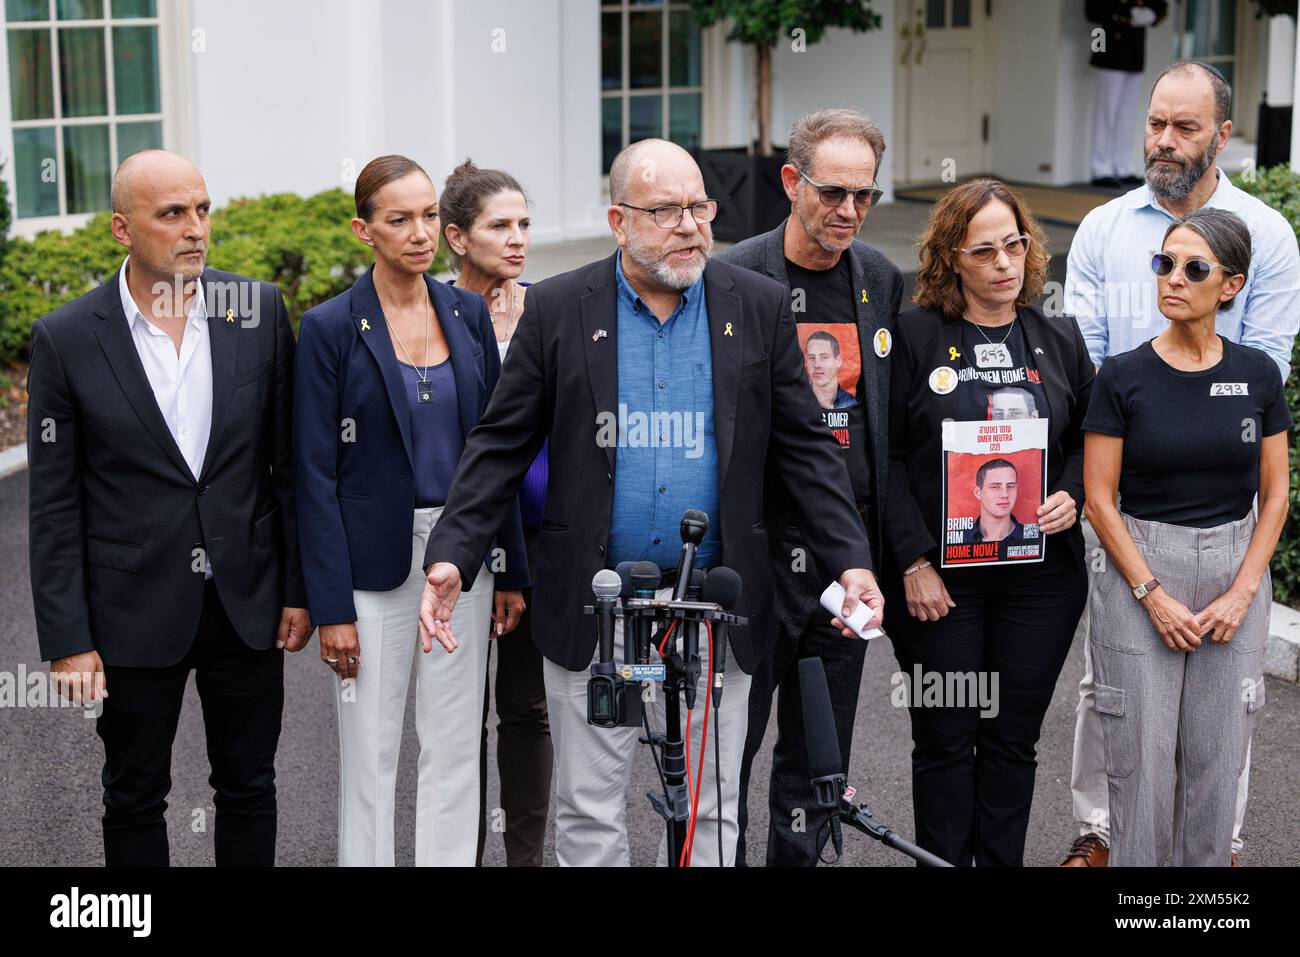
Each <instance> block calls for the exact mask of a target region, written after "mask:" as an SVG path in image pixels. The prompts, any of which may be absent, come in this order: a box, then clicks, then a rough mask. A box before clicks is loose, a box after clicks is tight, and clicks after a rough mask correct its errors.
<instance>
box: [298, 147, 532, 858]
mask: <svg viewBox="0 0 1300 957" xmlns="http://www.w3.org/2000/svg"><path fill="white" fill-rule="evenodd" d="M437 203H438V197H437V193H436V191H435V190H434V187H433V183H432V182H431V181H430V179H429V177H428V176H427V175H426V174H425V172H424V170H422V169H421V168H420V167H419V166H418V165H417V164H416V163H414V162H413V161H411V160H409V159H407V158H405V157H400V156H384V157H380V158H378V159H376V160H374V161H373V162H371V163H370V164H369V165H367V166H366V168H365V169H364V170H362V172H361V175H360V176H358V178H357V186H356V205H357V217H356V218H355V219H353V221H352V229H353V232H354V234H355V235H356V236H357V238H358V239H360V240H361V241H362V242H364V243H366V244H367V245H369V246H371V247H372V248H373V249H374V251H375V265H374V267H373V268H372V269H371V270H369V271H367V272H366V273H365V274H364V275H363V276H361V277H360V278H359V279H358V280H357V282H356V284H355V285H353V287H352V288H351V289H350V290H348V291H347V292H345V293H343V294H341V295H339V296H336V297H334V298H333V299H331V300H329V301H328V302H325V303H323V304H321V305H320V306H317V307H316V308H315V309H312V310H311V311H309V312H308V313H307V314H306V315H305V316H303V319H302V329H301V333H300V337H299V346H298V352H297V359H296V366H295V374H294V447H295V457H296V464H297V468H298V469H300V470H301V471H300V475H299V481H298V484H297V501H298V507H299V509H300V512H299V514H300V519H299V539H300V542H301V546H302V551H303V576H304V579H305V581H306V587H307V597H308V604H309V606H310V608H311V609H312V616H313V620H314V621H317V622H319V623H320V625H321V631H320V636H321V658H322V659H323V660H324V661H325V662H326V663H327V664H328V665H329V666H330V668H331V669H332V670H333V671H334V672H335V674H336V675H337V679H338V680H334V681H332V684H333V685H334V689H335V692H336V700H337V703H338V728H339V750H340V756H339V757H340V760H339V864H340V865H392V864H393V862H394V833H393V810H394V800H395V781H396V773H397V757H398V749H399V746H400V742H401V736H402V720H403V715H404V711H405V705H406V691H407V686H408V682H409V679H410V676H411V673H412V670H414V672H415V677H416V730H417V733H418V736H419V740H420V757H419V788H418V792H417V799H416V805H417V808H416V848H415V859H416V863H417V864H439V865H446V864H464V865H472V864H473V863H474V858H475V850H476V837H477V832H478V789H479V758H480V755H479V748H480V738H479V728H480V720H481V716H482V713H483V694H484V686H485V682H486V676H487V649H488V639H489V632H490V631H493V632H495V634H498V635H500V634H505V633H506V632H509V631H510V630H512V629H513V628H514V626H515V625H516V624H518V622H519V619H520V616H521V615H522V613H523V610H524V601H523V595H522V589H523V588H524V587H525V586H527V585H528V583H529V582H528V563H527V558H526V555H525V550H524V538H523V526H522V523H521V521H520V516H519V510H518V508H517V507H516V508H514V509H513V510H512V511H511V512H510V515H509V517H508V518H507V520H506V523H505V525H503V526H502V528H501V529H500V530H499V531H498V533H497V535H496V537H495V540H494V541H493V543H492V546H491V547H490V550H489V552H488V554H487V555H485V556H484V558H485V564H484V565H483V566H480V569H479V574H478V578H477V579H476V581H475V587H474V588H473V589H472V590H471V592H470V594H472V595H473V596H474V602H473V605H472V607H471V608H470V609H468V610H467V612H466V617H465V620H464V627H465V631H464V632H463V633H464V634H466V635H468V636H471V638H470V640H468V641H466V642H465V643H464V645H463V646H462V647H459V648H457V649H456V651H455V653H453V654H448V653H446V652H444V651H443V650H442V649H441V648H439V649H438V650H436V651H431V652H425V653H423V654H417V653H416V647H417V644H418V642H419V636H418V631H417V616H418V613H419V602H420V594H421V591H422V589H423V586H424V575H423V573H422V571H421V564H422V560H423V557H424V550H425V545H426V543H427V541H428V537H429V533H430V531H431V530H432V528H433V526H434V524H435V523H436V522H437V520H438V517H439V516H440V515H441V512H442V505H443V504H444V502H445V497H446V492H447V489H448V488H449V487H450V484H451V480H452V477H453V475H454V473H455V470H456V465H457V462H458V461H459V457H460V453H461V450H462V449H463V447H464V442H465V439H466V438H467V437H468V435H469V433H470V432H471V431H472V430H473V428H474V426H475V425H476V424H477V422H478V420H479V417H480V416H481V415H482V414H483V411H484V410H485V409H486V408H487V404H488V400H489V398H490V397H491V394H492V390H493V389H494V388H495V386H496V382H497V378H498V376H499V374H500V370H501V360H500V355H499V353H498V351H497V348H496V343H495V336H494V334H493V331H492V321H491V319H490V317H489V315H488V312H487V309H486V307H485V305H484V302H483V300H482V298H481V297H479V296H476V295H473V294H472V293H467V292H465V291H462V290H459V289H456V288H454V287H452V286H448V285H445V284H443V283H438V282H434V281H433V280H432V279H431V278H430V277H429V276H428V275H427V272H426V271H427V270H428V268H429V266H430V265H431V264H432V263H433V258H434V253H435V252H436V251H437V247H438V233H439V229H438V206H437ZM457 610H458V611H459V608H458V609H457Z"/></svg>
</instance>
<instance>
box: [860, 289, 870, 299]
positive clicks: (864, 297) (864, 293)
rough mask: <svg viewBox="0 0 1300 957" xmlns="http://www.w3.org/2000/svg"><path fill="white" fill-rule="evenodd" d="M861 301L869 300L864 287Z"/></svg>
mask: <svg viewBox="0 0 1300 957" xmlns="http://www.w3.org/2000/svg"><path fill="white" fill-rule="evenodd" d="M862 301H863V302H870V301H871V300H870V299H868V298H867V291H866V290H865V289H864V290H862Z"/></svg>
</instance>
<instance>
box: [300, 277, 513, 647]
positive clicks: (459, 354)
mask: <svg viewBox="0 0 1300 957" xmlns="http://www.w3.org/2000/svg"><path fill="white" fill-rule="evenodd" d="M424 281H425V285H426V286H427V287H428V290H429V299H430V301H431V302H432V303H433V308H434V311H435V312H436V313H437V315H438V322H439V324H440V325H441V326H442V331H443V335H445V336H446V337H447V346H448V347H449V348H450V350H451V367H452V374H453V375H454V377H455V379H456V400H457V405H458V406H459V410H458V411H459V415H460V426H461V430H462V431H463V432H464V434H465V435H466V436H468V435H469V434H470V432H471V431H472V430H473V428H474V425H475V424H476V423H477V422H478V420H479V416H481V415H482V414H483V410H484V409H485V408H487V403H488V397H489V396H490V395H491V394H492V390H493V388H494V387H495V386H496V383H497V376H498V375H499V373H500V370H501V354H500V352H499V351H498V349H497V345H496V336H495V335H494V334H493V332H492V320H491V318H490V317H489V316H488V311H487V306H486V304H485V303H484V302H483V297H482V296H479V295H477V294H476V293H471V292H466V291H465V290H463V289H457V288H455V287H454V286H449V285H447V284H446V283H441V282H434V281H433V279H431V278H430V277H429V276H425V277H424ZM294 395H295V403H294V453H295V455H296V461H297V466H298V476H299V479H298V515H299V519H300V523H299V526H298V531H299V539H300V541H301V544H302V563H303V572H304V575H305V577H306V581H307V597H308V600H309V602H310V607H311V616H312V621H314V622H316V623H318V624H322V625H336V624H341V623H345V622H352V621H356V620H357V612H356V608H355V607H354V606H353V603H352V590H353V589H354V588H357V589H362V590H364V591H390V590H392V589H394V588H396V587H398V586H399V585H401V584H402V583H403V582H405V581H406V579H407V577H408V576H409V575H410V572H411V522H412V521H413V520H414V511H415V479H414V474H413V473H414V465H413V461H414V460H413V457H412V453H411V407H410V405H409V402H408V400H407V397H406V389H405V387H404V386H403V384H402V371H401V369H400V368H399V367H398V364H397V356H396V354H395V353H394V352H393V343H392V339H391V338H390V336H389V333H388V323H387V322H386V321H385V320H384V311H383V309H382V308H381V307H380V305H379V295H378V293H376V292H375V279H374V270H373V268H372V269H370V270H367V271H366V273H365V274H364V275H363V276H361V278H360V279H358V280H357V281H356V283H355V284H354V285H353V286H352V288H351V289H349V290H348V291H347V292H344V293H341V294H339V295H337V296H335V297H334V298H333V299H331V300H329V301H328V302H324V303H322V304H321V305H319V306H317V307H315V308H314V309H312V310H310V311H309V312H308V313H307V314H306V315H305V316H303V317H302V329H301V331H300V334H299V339H298V361H297V372H296V374H295V377H294ZM345 421H350V423H351V425H352V428H351V430H350V431H349V432H348V434H347V436H346V438H345V436H344V432H343V429H342V427H341V423H343V422H345ZM498 528H500V531H501V534H500V536H499V540H500V541H501V544H502V547H503V548H504V549H505V556H504V558H505V562H504V568H503V569H502V570H501V571H500V572H499V573H498V574H497V576H496V583H495V588H496V589H497V590H498V591H512V590H514V589H518V588H524V587H526V586H527V584H528V558H527V555H526V553H525V552H524V529H523V523H522V522H521V521H520V519H519V508H518V506H516V505H513V504H512V506H511V507H510V508H509V509H507V510H506V512H505V515H504V517H503V520H502V521H500V522H498V523H497V524H496V525H494V526H493V527H492V529H491V531H493V532H495V531H496V530H497V529H498ZM489 544H491V542H490V541H489V540H488V539H486V538H485V539H484V549H483V554H480V555H479V557H478V561H477V562H476V563H475V564H476V565H480V564H482V562H483V557H484V554H486V553H487V547H488V545H489Z"/></svg>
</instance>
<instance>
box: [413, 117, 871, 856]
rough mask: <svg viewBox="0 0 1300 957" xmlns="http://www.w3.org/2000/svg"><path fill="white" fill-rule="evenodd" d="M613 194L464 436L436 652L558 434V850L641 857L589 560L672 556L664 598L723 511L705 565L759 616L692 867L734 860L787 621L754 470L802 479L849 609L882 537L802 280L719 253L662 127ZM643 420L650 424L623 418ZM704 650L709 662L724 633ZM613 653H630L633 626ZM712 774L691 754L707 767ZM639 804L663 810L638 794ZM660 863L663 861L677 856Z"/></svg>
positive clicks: (549, 522) (554, 492) (821, 555)
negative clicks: (534, 467) (775, 594)
mask: <svg viewBox="0 0 1300 957" xmlns="http://www.w3.org/2000/svg"><path fill="white" fill-rule="evenodd" d="M609 190H610V201H611V202H610V207H609V210H608V217H609V225H610V230H611V231H612V232H613V234H614V238H615V239H616V241H617V243H618V246H619V249H618V251H617V252H616V253H615V254H614V255H613V256H609V257H607V258H605V259H603V260H601V261H599V262H595V263H591V264H589V265H586V266H582V267H580V268H578V269H575V270H573V271H572V272H568V273H564V274H562V275H559V276H553V277H551V278H550V279H546V280H544V281H542V282H539V283H537V284H536V285H535V286H532V287H531V288H530V289H529V292H528V298H527V300H526V301H525V304H524V313H523V317H522V318H521V319H520V321H519V327H518V331H517V332H516V334H515V341H514V345H512V346H511V347H510V353H509V355H508V356H507V357H506V361H505V365H504V367H503V368H502V372H501V381H500V383H499V384H498V386H497V391H496V393H495V394H494V395H493V398H492V402H491V404H490V405H489V406H488V408H487V411H486V412H485V413H484V415H483V417H482V418H481V419H480V420H479V425H478V428H476V429H475V430H474V432H473V434H472V435H470V437H469V439H468V440H467V441H466V444H465V451H464V454H463V455H462V457H461V464H460V469H459V470H458V472H457V474H456V480H455V481H454V482H453V484H452V487H451V490H450V491H449V493H448V495H447V504H446V506H445V509H444V511H443V514H442V517H441V519H440V520H439V521H438V524H437V526H436V527H435V528H434V530H433V535H432V536H431V538H430V540H429V545H428V549H427V551H426V560H425V570H426V571H427V572H428V573H429V576H428V585H427V586H426V589H425V598H424V602H423V603H422V607H421V616H420V618H421V631H422V635H423V638H424V642H425V645H426V648H428V647H430V646H431V645H432V642H433V641H434V640H435V639H436V640H437V641H439V642H440V643H442V644H443V646H444V647H445V648H447V649H448V650H449V651H450V650H453V649H454V648H455V647H456V639H457V638H459V640H461V641H475V640H479V639H480V638H481V637H484V636H477V635H459V636H453V635H452V634H451V629H450V626H449V623H448V622H449V618H450V614H451V609H452V607H453V606H454V605H455V603H456V600H457V597H458V596H459V593H460V590H461V587H462V584H464V585H465V586H466V587H468V584H469V583H470V582H472V581H473V578H474V576H473V574H472V572H473V570H474V569H475V568H477V567H478V565H479V564H481V563H482V561H483V556H484V554H485V552H486V551H487V548H488V545H489V538H490V536H491V530H492V529H494V528H497V527H499V526H500V524H501V516H503V515H504V514H505V511H506V509H507V508H509V506H510V503H511V502H512V501H513V500H514V496H515V494H516V492H517V490H518V488H519V486H520V484H521V482H522V481H523V478H524V474H525V473H526V472H527V471H528V468H529V466H530V465H531V463H532V461H533V459H534V458H535V457H536V455H537V451H538V449H539V448H541V445H542V442H543V441H545V440H547V439H548V438H549V440H550V451H549V469H550V472H549V476H548V480H547V482H548V484H547V487H546V506H545V509H544V510H543V514H542V524H541V538H540V542H539V545H538V560H537V568H538V571H537V575H536V577H535V581H536V582H537V584H536V585H534V588H533V615H534V625H533V637H534V640H535V641H536V643H537V646H538V649H539V650H540V651H541V653H542V655H543V657H544V659H545V660H544V662H543V665H542V668H543V677H544V680H545V683H546V704H547V710H548V713H549V718H550V726H551V738H552V741H553V742H554V745H555V779H556V780H555V808H556V835H555V853H556V858H557V859H558V860H559V863H560V864H561V865H585V866H617V865H627V864H628V863H629V847H628V837H627V825H626V820H625V819H626V808H627V806H628V798H627V795H626V793H625V791H626V788H627V783H628V780H629V775H630V773H631V763H632V761H633V759H634V758H635V757H637V756H638V755H640V757H641V759H643V760H646V761H647V762H648V761H649V757H648V756H646V755H644V753H642V752H640V750H639V747H638V743H637V742H638V738H640V737H641V735H642V730H641V728H639V727H618V728H605V727H595V726H593V725H591V724H588V722H587V683H588V678H589V675H590V671H589V669H590V666H591V665H592V664H593V662H594V653H595V650H596V626H595V620H594V619H593V618H592V617H590V616H584V615H583V614H582V607H583V604H584V603H587V602H590V601H591V581H592V577H593V575H594V574H595V573H596V572H597V571H599V570H601V569H605V568H615V567H617V566H618V565H619V564H620V563H622V562H641V561H648V562H653V563H654V564H655V565H657V566H658V567H659V569H660V572H661V577H660V581H659V584H660V592H659V596H660V597H661V598H662V597H668V596H669V595H670V592H669V586H671V585H673V584H675V579H676V573H677V564H678V557H679V555H680V552H681V542H682V539H681V531H680V530H681V522H682V516H683V513H684V512H685V511H686V510H687V509H699V510H701V511H703V512H705V513H706V514H707V515H708V517H709V523H708V529H707V531H706V534H705V535H704V538H703V541H701V542H700V543H699V546H698V549H697V551H696V557H695V567H696V568H699V569H711V568H714V567H716V566H718V565H725V566H727V567H729V568H732V569H734V570H735V571H736V572H738V573H739V575H740V578H741V582H742V589H741V594H740V599H739V602H738V603H737V606H736V608H735V609H734V610H735V611H736V612H737V613H738V614H741V615H745V616H746V617H747V618H748V619H749V625H748V626H747V627H744V628H739V627H732V628H731V629H730V630H729V634H728V637H729V648H730V654H729V655H728V656H727V661H728V664H727V667H726V671H725V689H726V691H725V694H724V695H723V697H722V699H721V703H720V705H719V707H718V709H717V715H716V718H715V717H714V716H712V715H710V720H709V722H708V724H709V732H708V739H709V740H708V744H709V752H710V753H712V754H714V755H715V756H716V758H717V760H718V763H719V764H720V766H721V774H720V775H719V776H715V774H714V769H713V762H712V761H709V762H707V763H706V767H705V770H704V773H703V775H702V776H701V778H700V779H695V780H694V781H693V788H694V789H695V790H696V792H697V794H698V815H697V818H696V820H697V821H698V824H697V826H696V827H695V828H694V842H693V850H692V853H691V863H693V864H694V865H696V866H701V865H703V866H717V865H719V864H726V865H730V864H731V863H732V859H733V856H734V852H735V846H736V802H737V799H738V793H739V790H738V789H739V778H740V763H741V752H742V750H743V748H744V744H745V739H746V730H747V729H746V721H747V717H748V692H749V675H750V673H752V672H753V670H754V667H755V665H756V663H757V662H758V660H759V659H760V658H761V657H762V655H763V653H764V652H765V650H766V648H767V647H768V646H769V644H770V639H769V635H770V631H771V627H772V626H771V621H772V614H771V611H770V609H769V605H768V602H769V597H768V596H769V595H771V593H772V585H771V580H770V579H771V569H770V567H769V565H768V561H767V551H768V545H767V539H768V531H767V526H766V524H765V523H764V493H763V483H762V482H760V481H757V477H758V476H760V475H762V474H763V472H764V469H765V467H767V466H771V467H772V468H773V469H774V470H775V471H776V473H777V474H779V475H780V477H781V479H782V480H783V481H784V482H785V483H786V484H787V485H789V486H791V487H795V488H799V489H801V490H802V492H803V495H802V497H801V500H800V503H801V505H802V509H801V511H800V513H799V514H800V519H801V520H802V521H803V522H805V524H806V527H807V536H808V547H809V548H810V549H811V551H812V552H813V553H814V554H815V555H816V557H817V560H818V561H819V562H820V563H821V564H822V567H823V568H825V569H826V570H827V574H828V576H829V577H830V578H833V579H838V580H839V582H840V584H841V585H843V586H844V589H845V592H846V593H847V599H846V607H845V608H844V614H845V616H846V617H847V616H848V615H849V614H851V613H852V611H853V610H854V609H856V608H857V605H858V603H859V602H862V601H865V602H867V604H868V605H870V606H871V607H872V608H873V609H876V611H877V613H879V610H880V608H881V605H882V603H883V599H882V598H881V596H880V591H879V588H878V587H877V586H876V582H875V578H874V576H873V575H872V573H871V572H870V571H869V570H868V569H869V568H870V566H871V549H870V546H869V544H868V542H867V536H866V534H865V533H864V532H863V530H862V525H861V523H860V522H859V520H858V516H857V513H856V512H855V511H854V508H853V499H852V497H851V494H850V490H849V476H848V472H847V471H846V469H845V468H844V463H843V461H842V460H841V457H840V455H839V452H838V450H837V446H836V444H835V440H834V439H833V438H832V436H831V435H830V434H829V433H828V432H827V431H826V430H825V429H824V428H823V427H822V426H821V424H820V421H819V409H818V406H817V402H816V399H815V398H814V396H813V394H812V391H811V390H810V389H809V388H808V380H807V378H806V377H805V376H804V373H803V361H802V357H801V356H800V352H799V343H798V341H797V340H796V338H795V329H794V322H793V320H792V318H791V314H790V308H789V300H788V298H787V296H786V292H785V290H784V289H782V288H781V287H780V286H779V285H777V284H776V283H774V282H772V281H771V280H769V279H765V278H763V277H762V276H756V275H754V274H753V273H751V272H748V271H746V270H744V269H738V268H737V267H735V266H731V265H727V264H726V263H719V262H715V261H710V260H709V253H710V251H711V249H712V245H713V237H712V231H711V227H710V224H711V223H712V221H713V218H714V216H715V215H716V213H717V202H716V201H715V200H713V199H711V198H710V197H709V196H708V195H707V194H706V193H705V192H704V180H703V178H702V177H701V175H700V170H699V167H698V166H697V165H696V164H695V161H694V160H693V159H692V158H691V156H690V154H689V153H687V152H686V151H685V150H683V149H682V148H681V147H679V146H677V145H675V144H673V143H669V142H666V141H664V140H658V139H651V140H642V141H640V142H637V143H634V144H632V145H631V146H629V147H627V148H626V149H625V150H623V152H621V153H620V154H619V155H618V156H617V157H616V158H615V160H614V163H613V165H612V166H611V168H610V172H609ZM636 420H640V421H643V422H644V421H647V420H648V421H650V422H651V423H654V426H653V427H652V428H650V429H644V428H638V427H637V426H636V425H635V424H632V425H630V426H629V425H626V424H625V423H634V422H635V421H636ZM674 420H677V421H683V420H684V421H687V422H689V423H691V426H690V427H689V428H683V429H678V430H674V429H672V428H671V427H670V426H667V425H665V426H663V428H664V431H663V432H662V433H661V432H660V431H659V425H658V423H662V422H671V421H674ZM647 433H649V434H647ZM845 633H846V634H851V632H848V631H847V630H846V632H845ZM701 643H702V644H704V642H701ZM701 650H702V652H703V653H704V654H705V655H706V656H707V647H705V648H702V649H701ZM715 652H716V649H715ZM654 657H655V655H654V652H652V653H651V658H652V660H654ZM614 659H615V661H618V662H620V663H623V662H626V660H627V657H626V656H625V653H624V648H623V629H622V620H621V619H620V620H619V621H618V623H617V624H616V625H615V629H614ZM704 664H705V666H704V667H703V668H702V669H701V673H700V676H699V679H698V681H697V683H696V695H695V696H694V700H695V701H696V705H695V711H696V713H695V715H694V720H693V721H692V722H690V729H691V734H690V737H689V748H690V750H689V752H688V753H689V755H690V756H691V757H692V758H693V759H698V757H699V756H700V755H701V754H702V753H703V749H702V746H703V739H702V732H703V731H704V728H705V722H704V715H703V713H702V711H703V707H704V702H705V700H706V696H707V695H708V693H709V692H708V685H709V678H710V676H709V674H708V671H709V668H708V663H707V661H706V662H705V663H704ZM630 693H634V692H630ZM648 699H649V700H650V701H651V702H652V704H650V705H647V708H648V709H649V712H648V713H651V714H652V715H653V717H652V719H651V720H653V721H654V723H655V724H656V725H658V726H659V727H662V723H663V721H664V704H663V695H662V693H661V692H660V690H659V689H658V688H655V689H654V693H653V697H649V698H648ZM698 767H699V765H698V764H697V763H695V761H694V760H693V761H692V766H691V773H692V776H693V778H694V775H695V774H696V772H697V769H698ZM805 783H806V782H805ZM719 785H720V788H719ZM718 789H720V790H721V797H722V801H721V803H722V807H721V808H719V807H718V801H717V798H716V794H717V790H718ZM633 808H634V810H633V813H636V814H640V815H645V816H646V817H650V816H651V815H652V813H653V812H652V811H651V809H650V808H648V807H646V806H645V804H644V803H641V802H640V801H639V800H635V801H634V802H633ZM719 831H721V840H719ZM719 844H721V858H722V859H721V860H719V853H718V850H719ZM660 859H661V861H664V860H666V853H665V852H664V851H662V850H661V858H660Z"/></svg>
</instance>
